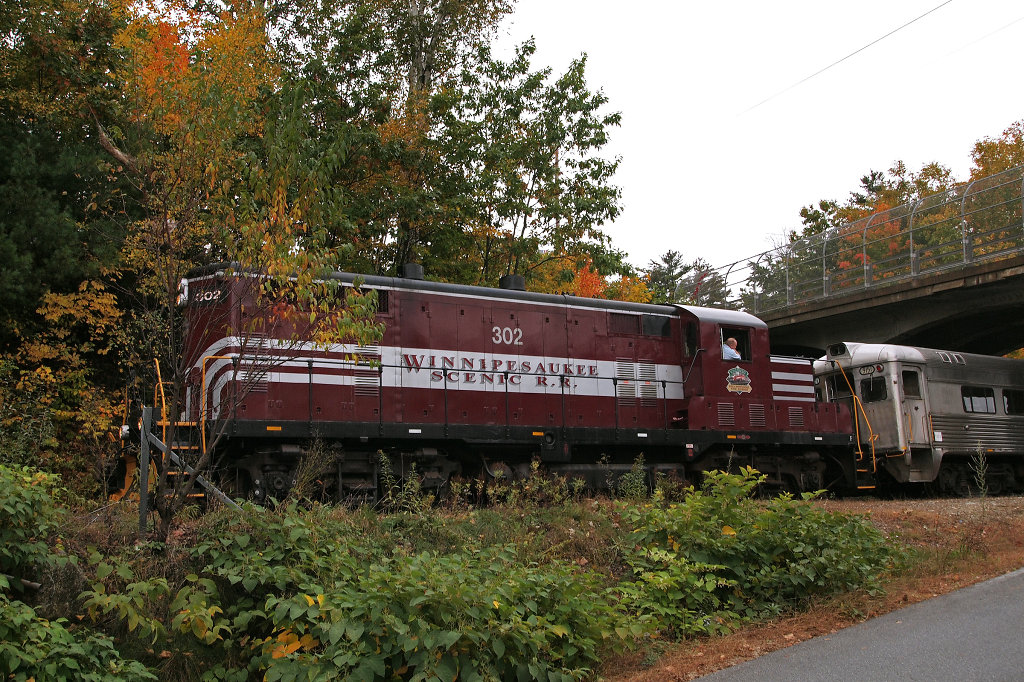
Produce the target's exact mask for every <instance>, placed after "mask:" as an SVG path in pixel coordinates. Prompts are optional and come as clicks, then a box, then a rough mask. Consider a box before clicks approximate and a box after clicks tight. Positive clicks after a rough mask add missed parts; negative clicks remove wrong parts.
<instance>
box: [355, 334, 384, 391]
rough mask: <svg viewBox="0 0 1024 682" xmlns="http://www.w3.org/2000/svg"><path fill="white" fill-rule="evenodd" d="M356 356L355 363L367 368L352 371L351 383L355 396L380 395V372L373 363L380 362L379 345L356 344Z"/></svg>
mask: <svg viewBox="0 0 1024 682" xmlns="http://www.w3.org/2000/svg"><path fill="white" fill-rule="evenodd" d="M355 352H356V354H357V356H358V358H359V359H358V360H357V361H356V364H357V365H359V366H360V367H367V366H370V367H367V369H355V370H353V372H352V383H353V384H354V389H355V394H356V395H357V396H365V397H373V398H376V397H377V396H378V395H380V372H379V371H378V369H377V368H376V367H372V365H374V364H378V363H380V346H356V349H355Z"/></svg>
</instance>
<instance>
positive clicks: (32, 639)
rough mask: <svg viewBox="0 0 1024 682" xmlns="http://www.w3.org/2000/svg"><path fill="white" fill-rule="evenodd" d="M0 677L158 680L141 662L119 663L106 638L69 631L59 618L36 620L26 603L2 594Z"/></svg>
mask: <svg viewBox="0 0 1024 682" xmlns="http://www.w3.org/2000/svg"><path fill="white" fill-rule="evenodd" d="M0 675H2V676H3V679H5V680H12V681H14V680H18V681H20V680H33V679H34V680H69V681H70V680H74V681H76V682H77V681H79V680H83V681H87V682H93V681H96V682H99V681H102V682H119V681H121V680H155V679H157V677H156V675H153V674H152V673H151V672H149V670H147V668H146V666H144V665H143V664H142V663H140V662H138V661H126V660H123V659H122V658H121V655H120V654H119V653H118V651H117V650H116V649H115V648H114V644H113V642H112V641H111V639H110V638H109V637H106V636H104V635H99V634H96V633H93V632H90V631H89V630H87V629H85V628H81V627H74V628H72V627H70V626H68V621H67V620H66V619H64V618H60V619H57V620H55V621H49V620H46V619H44V618H40V617H39V616H38V615H37V614H36V612H35V611H34V610H33V609H32V608H31V607H30V606H28V605H27V604H24V603H22V602H20V601H11V600H9V599H8V598H7V597H6V596H5V595H4V594H2V593H0Z"/></svg>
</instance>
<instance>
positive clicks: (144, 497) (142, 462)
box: [139, 407, 153, 540]
mask: <svg viewBox="0 0 1024 682" xmlns="http://www.w3.org/2000/svg"><path fill="white" fill-rule="evenodd" d="M152 422H153V408H152V407H144V408H142V428H141V430H140V434H139V435H140V438H141V439H142V442H141V443H139V539H140V540H142V539H145V537H146V532H147V526H148V524H147V517H148V516H149V429H150V428H151V424H152Z"/></svg>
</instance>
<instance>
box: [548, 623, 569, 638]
mask: <svg viewBox="0 0 1024 682" xmlns="http://www.w3.org/2000/svg"><path fill="white" fill-rule="evenodd" d="M551 632H553V633H554V634H556V635H558V636H559V637H568V636H569V628H567V627H565V626H564V625H552V626H551Z"/></svg>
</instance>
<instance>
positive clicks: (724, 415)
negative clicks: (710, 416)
mask: <svg viewBox="0 0 1024 682" xmlns="http://www.w3.org/2000/svg"><path fill="white" fill-rule="evenodd" d="M718 425H719V426H735V425H736V410H735V408H734V407H733V404H732V403H718Z"/></svg>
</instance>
